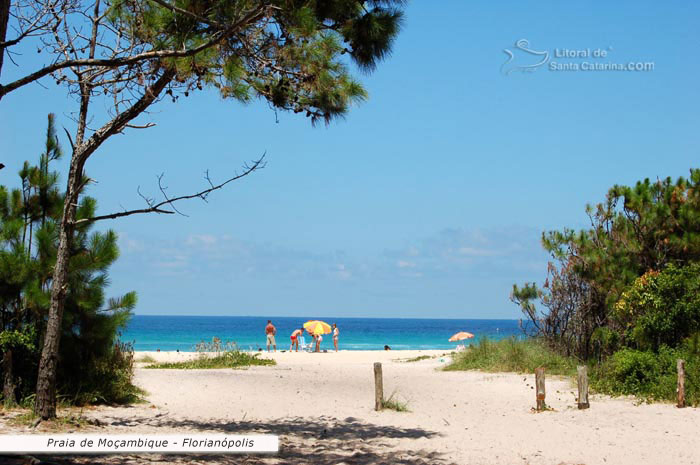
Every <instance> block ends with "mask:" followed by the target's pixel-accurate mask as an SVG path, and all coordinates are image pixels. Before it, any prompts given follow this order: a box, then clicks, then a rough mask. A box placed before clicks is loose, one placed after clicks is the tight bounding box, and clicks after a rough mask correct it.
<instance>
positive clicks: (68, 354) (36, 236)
mask: <svg viewBox="0 0 700 465" xmlns="http://www.w3.org/2000/svg"><path fill="white" fill-rule="evenodd" d="M60 157H61V148H60V145H59V144H58V140H57V137H56V134H55V128H54V116H53V115H49V118H48V129H47V134H46V142H45V150H44V152H43V153H42V154H41V156H40V157H39V163H38V165H36V166H33V165H31V164H29V163H28V162H25V164H24V166H23V167H22V170H21V171H20V172H19V177H20V182H21V187H20V188H18V189H13V190H11V191H8V190H7V188H6V187H4V186H0V324H2V326H0V351H2V360H3V364H2V373H3V398H4V400H5V402H6V403H8V404H11V403H14V402H16V393H17V391H20V394H21V395H26V394H28V393H29V392H30V391H31V390H32V389H33V388H34V383H35V373H36V369H37V367H38V363H39V355H40V352H39V349H40V340H41V338H40V336H41V334H42V333H44V332H45V331H46V325H45V321H46V317H47V315H48V309H49V305H50V288H51V281H52V274H53V267H54V265H55V263H56V254H57V250H58V233H57V231H58V227H57V225H58V222H59V221H60V218H61V214H62V211H63V202H64V195H62V194H61V193H60V191H59V189H58V187H57V186H58V182H59V175H58V173H56V172H54V171H52V170H51V169H50V165H51V163H52V162H54V161H56V160H58V159H60ZM95 208H96V202H95V200H94V199H92V198H90V197H87V196H84V197H83V198H82V200H81V204H80V206H79V207H78V209H77V215H78V217H79V218H84V217H89V216H91V215H94V213H95ZM91 230H92V224H91V223H85V224H83V225H82V226H80V227H78V228H76V230H75V232H74V237H73V240H72V241H71V242H72V249H71V251H70V254H69V260H70V273H69V275H68V291H67V299H66V312H65V319H64V322H63V325H62V331H61V333H62V338H63V340H64V345H63V348H62V350H61V352H60V354H59V356H60V357H61V359H62V360H63V361H64V363H62V365H61V367H62V369H61V372H60V373H59V378H58V385H59V389H60V390H61V391H62V393H63V394H64V395H66V396H68V397H70V398H72V399H73V400H75V401H78V402H80V401H86V400H87V401H93V400H100V399H101V400H110V401H113V400H119V399H115V398H114V397H118V396H120V395H121V394H119V393H116V392H110V391H109V389H110V382H111V381H113V380H112V379H110V377H114V376H117V375H116V374H115V373H113V372H110V370H109V369H107V367H106V366H105V361H106V360H111V357H112V355H113V351H114V345H115V338H116V335H117V332H118V331H119V329H120V328H122V327H124V326H125V324H126V323H127V321H128V318H129V315H130V310H131V309H132V308H133V306H134V305H135V302H136V295H135V294H134V293H133V292H132V293H128V294H126V295H124V296H122V297H119V298H113V299H109V300H107V299H106V298H105V294H104V291H105V288H106V286H107V284H108V282H109V280H108V274H107V271H108V269H109V267H110V265H111V264H112V263H113V262H114V261H115V260H116V259H117V257H118V255H119V252H118V248H117V237H116V234H115V233H114V232H113V231H107V232H104V233H101V232H92V231H91Z"/></svg>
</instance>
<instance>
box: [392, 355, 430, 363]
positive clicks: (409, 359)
mask: <svg viewBox="0 0 700 465" xmlns="http://www.w3.org/2000/svg"><path fill="white" fill-rule="evenodd" d="M429 358H434V357H431V356H430V355H419V356H417V357H413V358H407V359H404V360H399V361H400V362H405V363H410V362H420V361H421V360H428V359H429Z"/></svg>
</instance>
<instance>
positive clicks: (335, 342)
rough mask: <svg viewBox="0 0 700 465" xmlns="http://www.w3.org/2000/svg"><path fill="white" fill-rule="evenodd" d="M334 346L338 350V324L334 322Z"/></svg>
mask: <svg viewBox="0 0 700 465" xmlns="http://www.w3.org/2000/svg"><path fill="white" fill-rule="evenodd" d="M333 347H335V351H336V352H338V325H337V324H335V323H333Z"/></svg>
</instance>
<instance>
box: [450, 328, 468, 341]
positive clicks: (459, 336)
mask: <svg viewBox="0 0 700 465" xmlns="http://www.w3.org/2000/svg"><path fill="white" fill-rule="evenodd" d="M473 337H474V335H473V334H472V333H468V332H466V331H460V332H458V333H457V334H454V335H453V336H452V337H451V338H450V342H457V341H463V340H465V339H471V338H473Z"/></svg>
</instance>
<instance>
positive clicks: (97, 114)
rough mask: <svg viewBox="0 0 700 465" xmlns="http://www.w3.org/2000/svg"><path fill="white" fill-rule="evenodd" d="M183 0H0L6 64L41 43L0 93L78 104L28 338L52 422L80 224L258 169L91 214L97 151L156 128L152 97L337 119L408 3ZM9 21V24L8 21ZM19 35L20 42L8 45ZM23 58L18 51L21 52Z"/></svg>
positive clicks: (41, 402)
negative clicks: (261, 106)
mask: <svg viewBox="0 0 700 465" xmlns="http://www.w3.org/2000/svg"><path fill="white" fill-rule="evenodd" d="M176 3H177V4H176V5H175V4H172V3H171V2H167V1H157V2H153V1H143V0H124V1H115V2H83V1H73V2H59V3H58V4H56V2H53V1H49V0H39V1H35V2H15V1H3V2H0V71H1V70H2V66H3V62H2V57H3V56H4V54H5V53H7V54H9V53H12V52H13V51H15V50H29V49H36V51H37V52H38V53H37V54H34V57H37V56H38V58H37V59H38V60H40V61H41V62H42V64H41V65H39V66H38V69H32V70H31V71H29V70H28V68H27V63H21V64H18V69H19V70H21V71H20V76H14V77H13V79H14V81H11V82H2V83H1V85H0V100H1V99H2V98H3V96H5V95H7V94H9V93H17V92H19V91H20V90H25V91H28V90H27V88H26V86H27V85H28V84H31V83H34V82H37V81H39V80H40V79H42V78H44V79H51V80H52V81H54V82H55V84H56V85H57V86H59V88H60V89H64V90H65V92H66V93H67V94H68V95H70V96H73V97H75V99H74V100H75V102H76V107H75V109H74V111H73V112H71V111H70V110H66V113H70V114H72V115H73V118H74V120H75V123H76V124H75V126H74V127H73V129H74V131H73V133H72V134H73V136H72V137H71V136H70V135H69V137H70V143H71V144H70V145H71V153H70V155H69V159H70V160H69V171H68V176H67V182H66V190H65V192H64V194H63V195H64V197H65V200H64V201H63V202H62V203H61V204H60V205H59V209H58V211H57V212H56V214H57V215H58V216H57V218H59V219H60V221H56V222H55V225H54V226H55V236H56V237H57V240H58V243H57V250H56V253H55V257H56V258H55V260H54V261H53V263H52V265H53V266H52V270H53V271H52V273H51V278H50V280H47V283H49V284H50V293H48V294H47V299H46V302H45V303H46V305H48V312H47V313H45V314H44V315H43V317H44V319H45V321H46V324H45V325H43V326H42V327H41V328H37V329H38V331H37V333H36V334H37V337H39V338H40V339H41V342H40V343H37V344H34V345H32V346H31V347H30V346H28V345H24V346H22V347H24V349H26V351H30V350H33V351H38V352H39V353H40V357H39V364H38V370H37V371H38V376H37V382H36V385H35V384H34V383H33V382H32V383H31V385H32V386H36V403H35V408H36V410H37V412H38V413H39V414H40V416H41V418H42V419H49V418H53V417H55V416H56V392H57V380H58V373H59V372H60V371H61V370H63V368H61V367H60V366H59V360H60V361H61V362H62V363H63V361H64V360H65V359H64V358H63V357H61V356H60V355H61V350H62V349H61V348H60V346H61V344H62V342H61V341H62V337H61V336H62V331H63V328H64V327H65V326H66V324H67V323H68V324H69V323H70V322H66V321H65V320H66V318H67V317H68V314H67V311H66V309H67V308H68V306H69V305H70V302H69V301H68V299H69V295H68V293H66V292H65V290H66V289H67V288H68V287H69V285H70V280H71V276H73V275H74V274H75V273H76V270H75V269H74V268H73V263H72V262H73V261H74V260H71V253H72V251H74V250H75V249H76V247H77V246H78V245H79V243H78V242H77V237H78V236H80V234H81V231H84V230H85V229H86V228H87V226H88V225H90V224H93V223H94V222H96V221H100V220H107V219H109V220H114V219H117V218H122V217H125V216H129V215H135V214H147V213H156V214H175V213H177V212H179V211H178V209H177V208H176V207H175V205H174V204H175V203H176V202H178V201H184V200H188V199H197V198H198V199H206V197H207V196H208V195H209V194H210V193H212V192H213V191H215V190H218V189H220V188H223V187H224V186H226V185H227V184H229V183H231V182H233V181H236V180H239V179H241V178H242V177H243V176H246V175H248V174H250V173H252V172H254V171H256V170H258V169H259V168H262V167H263V165H264V164H263V158H262V157H259V158H257V159H256V161H254V162H253V163H252V164H251V165H246V166H244V169H243V170H242V172H240V173H232V174H230V175H229V176H227V177H226V180H225V181H222V182H221V183H219V184H215V183H213V182H212V180H211V178H210V177H209V176H208V175H207V179H206V181H207V184H206V187H205V189H204V190H201V191H199V192H193V193H191V194H189V195H180V196H171V195H166V193H165V190H164V189H163V184H162V183H159V185H158V187H159V189H160V192H161V193H162V194H163V198H162V199H161V200H160V201H157V200H155V199H153V198H148V197H145V196H143V199H144V200H145V202H146V205H145V206H142V207H141V208H133V209H130V210H129V209H124V210H121V211H117V212H113V213H105V214H97V212H96V211H95V209H94V205H95V203H94V202H86V199H85V198H83V190H84V189H83V188H84V186H85V184H86V182H87V179H86V177H85V173H84V170H85V166H86V164H87V163H88V161H89V160H90V158H91V157H92V156H93V155H94V154H95V153H98V152H99V151H100V149H101V148H102V146H103V144H104V143H105V142H107V141H108V140H109V139H110V138H111V137H112V136H114V135H116V134H128V133H129V132H131V131H133V130H135V129H137V130H143V129H147V128H150V127H152V126H154V125H155V124H154V123H152V122H144V123H135V122H134V120H135V119H137V118H138V117H139V116H142V115H144V114H149V111H148V110H149V109H150V108H151V106H152V105H154V104H156V103H158V102H159V101H161V100H164V99H165V100H170V101H171V102H172V103H177V102H181V103H182V102H184V101H186V100H187V97H189V96H191V95H193V94H194V93H196V92H199V91H204V90H205V89H209V90H212V91H215V92H217V93H219V95H220V96H221V97H222V98H224V99H227V100H230V101H234V102H241V103H248V102H251V101H253V100H256V99H257V100H262V101H263V102H265V103H266V104H268V105H269V106H270V107H271V108H272V109H273V110H274V111H275V112H293V113H295V114H300V115H303V116H305V117H307V118H308V119H309V120H310V121H311V123H312V124H316V123H319V122H321V123H326V124H328V123H330V122H331V121H333V120H335V119H338V118H342V117H343V116H344V115H346V114H347V112H348V110H349V108H350V107H351V106H352V105H353V104H357V103H359V102H361V101H363V100H365V99H366V98H367V92H366V90H365V89H364V88H363V86H362V85H361V84H360V82H358V80H357V79H355V77H354V76H353V75H352V73H351V72H350V69H349V64H350V63H354V64H355V65H356V66H357V68H359V69H360V70H362V71H364V72H370V71H372V70H374V69H375V68H376V66H377V65H378V64H379V62H380V61H381V60H382V59H384V58H385V57H387V56H388V55H389V54H390V52H391V49H392V45H393V42H394V39H395V38H396V37H397V35H398V32H399V29H400V26H401V21H402V17H403V4H404V2H403V0H382V1H369V2H356V1H353V0H339V1H333V2H316V1H308V2H306V1H305V2H286V1H277V0H273V1H266V2H254V1H249V0H231V1H226V2H219V1H208V0H182V1H178V2H176ZM9 18H13V20H12V27H10V28H8V27H7V25H8V20H9ZM68 25H70V27H69V26H68ZM13 30H14V33H16V36H14V37H13V38H12V40H6V35H7V33H8V31H10V34H11V35H14V34H13V32H12V31H13ZM15 47H16V48H15ZM42 52H43V53H42ZM38 54H40V55H38ZM23 55H26V54H24V53H16V54H15V57H16V59H17V60H21V58H20V57H22V56H23ZM151 114H152V113H151ZM66 132H67V133H68V131H66ZM88 204H89V205H88ZM85 205H88V206H86V207H84V206H85ZM86 209H87V211H86ZM31 339H34V340H35V338H33V337H31ZM64 342H65V340H64ZM13 344H15V345H17V344H19V345H22V344H23V343H21V342H13ZM6 345H7V344H6ZM23 366H27V367H28V365H23ZM27 369H30V368H27Z"/></svg>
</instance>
